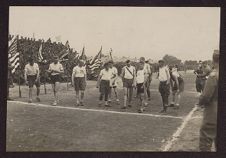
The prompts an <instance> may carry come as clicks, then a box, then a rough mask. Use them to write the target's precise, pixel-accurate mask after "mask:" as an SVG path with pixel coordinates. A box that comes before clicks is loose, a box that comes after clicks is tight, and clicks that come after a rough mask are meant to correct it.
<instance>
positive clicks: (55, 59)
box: [53, 56, 59, 64]
mask: <svg viewBox="0 0 226 158" xmlns="http://www.w3.org/2000/svg"><path fill="white" fill-rule="evenodd" d="M58 61H59V58H58V56H54V57H53V62H54V64H57V63H58Z"/></svg>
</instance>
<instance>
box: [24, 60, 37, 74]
mask: <svg viewBox="0 0 226 158" xmlns="http://www.w3.org/2000/svg"><path fill="white" fill-rule="evenodd" d="M24 71H25V73H26V74H27V75H29V76H30V75H37V73H38V72H39V67H38V64H37V63H34V64H33V66H31V65H30V64H26V65H25V68H24Z"/></svg>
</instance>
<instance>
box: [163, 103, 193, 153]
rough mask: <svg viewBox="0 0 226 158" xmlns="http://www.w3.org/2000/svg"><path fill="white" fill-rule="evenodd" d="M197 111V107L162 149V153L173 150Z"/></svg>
mask: <svg viewBox="0 0 226 158" xmlns="http://www.w3.org/2000/svg"><path fill="white" fill-rule="evenodd" d="M196 110H197V106H195V107H194V108H193V109H192V110H191V111H190V112H189V114H188V115H187V116H186V117H185V118H184V120H183V122H182V124H181V125H180V126H179V127H178V128H177V130H176V132H175V133H174V134H173V135H172V138H171V139H169V140H168V141H167V142H166V144H164V145H163V146H162V148H161V151H169V150H170V149H171V148H172V145H173V144H174V143H175V142H176V141H177V140H178V138H179V137H180V135H181V133H182V131H183V129H184V128H185V126H186V125H187V123H188V122H189V121H190V120H191V118H192V115H193V113H194V112H195V111H196Z"/></svg>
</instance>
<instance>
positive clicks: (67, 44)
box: [65, 41, 70, 50]
mask: <svg viewBox="0 0 226 158" xmlns="http://www.w3.org/2000/svg"><path fill="white" fill-rule="evenodd" d="M65 47H66V49H67V50H69V49H70V45H69V42H68V41H67V42H66V43H65Z"/></svg>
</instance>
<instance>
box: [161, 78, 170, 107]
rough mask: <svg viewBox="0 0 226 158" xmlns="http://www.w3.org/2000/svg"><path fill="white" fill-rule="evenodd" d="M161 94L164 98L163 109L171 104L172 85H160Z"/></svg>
mask: <svg viewBox="0 0 226 158" xmlns="http://www.w3.org/2000/svg"><path fill="white" fill-rule="evenodd" d="M159 92H160V94H161V96H162V103H163V108H164V109H166V106H167V105H168V104H169V95H170V84H166V81H164V82H160V83H159Z"/></svg>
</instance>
